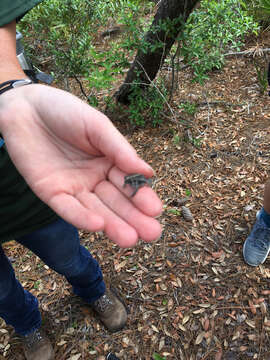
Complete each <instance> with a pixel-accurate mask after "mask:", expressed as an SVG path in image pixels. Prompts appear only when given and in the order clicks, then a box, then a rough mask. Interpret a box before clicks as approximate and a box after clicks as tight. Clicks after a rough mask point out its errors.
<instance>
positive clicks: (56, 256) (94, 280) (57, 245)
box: [16, 219, 105, 303]
mask: <svg viewBox="0 0 270 360" xmlns="http://www.w3.org/2000/svg"><path fill="white" fill-rule="evenodd" d="M16 240H17V241H18V242H19V243H21V244H22V245H24V246H25V247H27V248H28V249H30V250H31V251H33V252H34V253H35V254H36V255H37V256H39V257H40V258H41V259H42V260H43V261H44V263H45V264H47V265H48V266H49V267H50V268H51V269H53V270H55V271H56V272H58V273H59V274H62V275H64V276H65V277H66V279H67V280H68V282H69V283H70V284H71V285H72V286H73V291H74V293H75V294H76V295H78V296H80V297H81V298H83V299H84V300H85V301H86V302H88V303H93V302H94V301H96V300H97V299H98V298H100V297H101V296H102V295H103V294H104V293H105V284H104V281H103V277H102V272H101V269H100V267H99V265H98V262H97V261H96V260H95V259H93V257H92V256H91V254H90V253H89V251H88V250H87V249H86V248H85V247H84V246H82V245H80V239H79V235H78V230H77V229H76V228H75V227H74V226H72V225H70V224H68V223H67V222H65V221H64V220H62V219H59V220H58V221H56V222H54V223H52V224H50V225H48V226H46V227H44V228H41V229H39V230H37V231H34V232H33V233H31V234H29V235H26V236H23V237H21V238H19V239H16Z"/></svg>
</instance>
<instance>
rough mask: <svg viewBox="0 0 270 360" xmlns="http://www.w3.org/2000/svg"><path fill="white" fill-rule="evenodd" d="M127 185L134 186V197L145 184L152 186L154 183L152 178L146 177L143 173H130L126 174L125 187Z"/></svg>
mask: <svg viewBox="0 0 270 360" xmlns="http://www.w3.org/2000/svg"><path fill="white" fill-rule="evenodd" d="M126 185H130V186H131V187H132V188H134V189H135V190H134V192H133V193H132V194H131V197H133V196H134V195H136V193H137V191H138V190H139V189H140V188H141V187H143V186H145V185H148V186H151V185H152V180H151V179H146V177H145V176H144V175H142V174H130V175H127V176H125V182H124V187H125V186H126Z"/></svg>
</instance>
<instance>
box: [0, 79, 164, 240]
mask: <svg viewBox="0 0 270 360" xmlns="http://www.w3.org/2000/svg"><path fill="white" fill-rule="evenodd" d="M0 132H1V133H2V135H3V137H4V139H5V142H6V146H7V149H8V152H9V155H10V157H11V159H12V161H13V162H14V164H15V166H16V167H17V169H18V171H19V172H20V173H21V174H22V176H23V177H24V179H25V180H26V182H27V183H28V184H29V186H30V187H31V189H32V190H33V191H34V192H35V193H36V195H37V196H38V197H39V198H40V199H41V200H42V201H44V202H45V203H47V204H48V205H49V206H50V207H51V208H52V209H53V210H54V211H55V212H56V213H58V214H59V216H61V217H62V218H63V219H65V220H66V221H68V222H70V223H72V224H73V225H74V226H76V227H77V228H81V229H85V230H88V231H100V230H104V231H105V233H106V234H107V235H108V237H109V238H110V239H111V240H113V241H114V242H115V243H117V244H118V245H119V246H121V247H129V246H132V245H135V244H136V242H137V241H138V239H139V238H141V239H142V240H144V241H153V240H155V239H157V238H158V237H159V236H160V234H161V226H160V224H159V223H158V221H157V220H156V219H155V218H154V217H156V216H158V215H159V214H160V213H161V210H162V204H161V202H160V200H159V199H158V197H157V195H156V194H155V192H154V191H153V190H152V189H150V188H148V187H144V188H141V189H140V190H139V191H138V193H137V194H136V195H135V196H134V197H130V195H131V194H132V189H130V188H128V187H126V188H123V183H124V176H125V175H127V174H131V173H141V174H143V175H145V176H146V177H151V176H153V170H152V169H151V168H150V167H149V165H147V164H146V163H145V162H144V161H143V160H141V159H140V158H139V157H138V155H137V154H136V152H135V150H134V149H133V148H132V146H131V145H130V144H129V143H128V142H127V140H126V139H125V138H124V137H123V136H122V135H121V134H120V133H119V132H118V130H117V129H116V128H115V127H114V126H113V125H112V123H111V122H110V121H109V119H108V118H107V117H106V116H105V115H103V114H102V113H100V112H99V111H97V110H95V109H93V108H92V107H90V106H88V105H87V104H86V103H84V102H82V101H81V100H79V99H78V98H76V97H75V96H73V95H71V94H69V93H67V92H65V91H62V90H59V89H55V88H52V87H48V86H44V85H37V84H33V85H27V86H23V87H21V88H17V89H12V90H10V91H8V92H6V93H4V94H3V95H1V97H0Z"/></svg>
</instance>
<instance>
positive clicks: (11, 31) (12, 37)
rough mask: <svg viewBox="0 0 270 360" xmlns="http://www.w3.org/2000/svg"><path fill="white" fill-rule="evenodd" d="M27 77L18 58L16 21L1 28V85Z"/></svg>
mask: <svg viewBox="0 0 270 360" xmlns="http://www.w3.org/2000/svg"><path fill="white" fill-rule="evenodd" d="M25 77H26V76H25V74H24V72H23V70H22V68H21V66H20V63H19V61H18V59H17V56H16V22H15V20H14V21H13V22H12V23H10V24H7V25H5V26H3V27H0V83H2V82H4V81H7V80H14V79H23V78H25Z"/></svg>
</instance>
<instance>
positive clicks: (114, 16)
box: [19, 0, 149, 104]
mask: <svg viewBox="0 0 270 360" xmlns="http://www.w3.org/2000/svg"><path fill="white" fill-rule="evenodd" d="M147 7H149V4H148V5H147V6H146V5H144V2H143V1H139V0H112V1H104V0H95V1H93V0H84V1H81V0H65V1H62V0H47V1H44V2H42V3H41V4H40V5H38V6H37V7H35V8H34V9H33V10H32V11H31V12H29V13H28V14H27V15H26V16H25V17H24V18H23V19H22V21H21V22H20V25H19V26H20V30H21V32H22V33H23V35H24V37H25V40H26V49H27V51H28V53H30V56H31V59H32V61H33V63H34V64H36V65H37V66H38V65H39V64H40V63H43V62H48V59H49V62H48V68H49V69H50V71H52V72H53V73H54V76H55V77H56V78H66V79H67V78H72V77H73V78H75V79H77V81H78V82H80V85H81V86H82V82H83V85H84V86H87V87H88V89H89V91H90V95H89V96H88V98H89V101H90V102H91V103H92V104H97V98H96V97H95V92H98V91H100V90H104V89H108V88H110V86H111V85H112V83H113V81H115V79H116V77H117V75H119V74H122V72H123V70H124V68H127V67H129V61H128V58H129V56H132V55H133V54H134V52H135V51H136V45H138V43H139V37H138V36H137V37H135V38H136V39H137V40H136V41H134V40H133V39H132V38H131V36H130V33H131V32H133V31H134V29H135V28H137V33H138V32H139V31H140V26H139V19H140V18H142V16H140V15H141V14H142V12H143V11H146V9H147ZM118 22H120V23H122V24H123V25H125V26H126V27H127V28H128V29H127V31H126V38H125V39H124V40H123V41H124V46H123V44H121V43H120V42H117V41H115V42H114V41H111V42H110V44H108V46H106V50H104V48H105V47H104V46H102V48H100V47H99V46H96V43H97V40H98V41H100V39H98V35H97V34H98V33H99V32H100V29H101V27H102V26H107V24H108V23H118ZM36 34H38V38H36ZM130 48H132V51H130Z"/></svg>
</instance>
